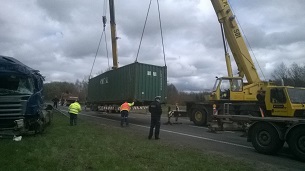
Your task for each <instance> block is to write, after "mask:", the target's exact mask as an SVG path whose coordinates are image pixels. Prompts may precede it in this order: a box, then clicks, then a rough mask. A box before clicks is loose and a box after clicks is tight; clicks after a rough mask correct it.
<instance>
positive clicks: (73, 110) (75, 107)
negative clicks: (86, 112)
mask: <svg viewBox="0 0 305 171" xmlns="http://www.w3.org/2000/svg"><path fill="white" fill-rule="evenodd" d="M81 111H82V108H81V106H80V104H79V103H78V100H75V102H74V103H72V104H70V106H69V114H70V125H71V126H73V125H77V115H78V113H79V112H81Z"/></svg>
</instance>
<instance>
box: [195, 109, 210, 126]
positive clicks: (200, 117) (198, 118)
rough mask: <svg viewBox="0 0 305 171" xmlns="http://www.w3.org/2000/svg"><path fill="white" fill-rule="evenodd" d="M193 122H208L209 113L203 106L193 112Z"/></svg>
mask: <svg viewBox="0 0 305 171" xmlns="http://www.w3.org/2000/svg"><path fill="white" fill-rule="evenodd" d="M192 116H193V122H194V124H195V125H198V126H203V125H206V123H207V113H206V111H205V110H204V109H203V108H195V109H193V112H192Z"/></svg>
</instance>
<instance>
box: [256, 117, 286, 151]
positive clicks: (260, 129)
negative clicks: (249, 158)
mask: <svg viewBox="0 0 305 171" xmlns="http://www.w3.org/2000/svg"><path fill="white" fill-rule="evenodd" d="M251 140H252V145H253V147H254V148H255V149H256V150H257V151H258V152H259V153H263V154H275V153H277V152H278V151H279V150H280V149H281V148H282V147H283V145H284V141H282V140H281V139H280V137H279V134H278V132H277V131H276V129H275V128H274V127H273V126H272V125H270V124H267V123H258V124H256V125H255V126H254V128H253V131H252V134H251Z"/></svg>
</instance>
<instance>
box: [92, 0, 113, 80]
mask: <svg viewBox="0 0 305 171" xmlns="http://www.w3.org/2000/svg"><path fill="white" fill-rule="evenodd" d="M103 11H104V12H103V31H102V34H101V37H100V40H99V43H98V46H97V50H96V52H95V57H94V60H93V64H92V67H91V71H90V74H89V79H90V78H91V74H92V70H93V66H94V64H95V60H96V57H97V54H98V51H99V48H100V44H101V41H102V38H103V35H104V34H105V44H106V53H107V59H108V68H109V67H110V66H109V57H108V46H107V38H106V32H105V28H106V22H107V18H106V11H107V1H106V0H104V10H103Z"/></svg>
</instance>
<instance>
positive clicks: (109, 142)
mask: <svg viewBox="0 0 305 171" xmlns="http://www.w3.org/2000/svg"><path fill="white" fill-rule="evenodd" d="M53 119H54V120H53V123H52V125H50V126H49V127H48V128H47V129H46V131H45V133H43V134H38V135H35V136H24V137H23V138H22V140H21V141H19V142H15V141H12V140H11V139H1V140H0V154H1V158H0V170H31V171H32V170H80V171H83V170H101V171H103V170H120V171H121V170H122V171H129V170H130V171H131V170H132V171H134V170H141V171H142V170H160V171H163V170H173V171H179V170H181V171H182V170H183V171H195V170H198V171H199V170H200V171H201V170H217V171H222V170H237V171H239V170H255V166H254V165H253V164H249V163H247V162H244V161H241V160H235V159H231V158H228V157H225V156H221V155H217V154H211V153H203V152H198V151H196V150H195V149H181V148H179V147H175V146H169V145H166V144H165V143H162V140H161V141H156V140H147V139H144V138H143V136H140V135H139V134H136V133H133V132H131V131H128V129H121V128H119V127H111V126H105V125H99V124H97V123H93V122H89V121H84V120H80V122H79V125H77V126H73V127H71V126H69V125H68V122H69V120H68V118H67V117H66V116H63V115H62V114H60V113H57V112H54V118H53ZM178 149H179V150H178Z"/></svg>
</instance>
